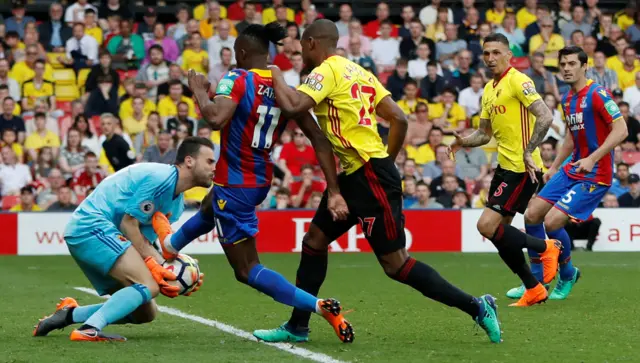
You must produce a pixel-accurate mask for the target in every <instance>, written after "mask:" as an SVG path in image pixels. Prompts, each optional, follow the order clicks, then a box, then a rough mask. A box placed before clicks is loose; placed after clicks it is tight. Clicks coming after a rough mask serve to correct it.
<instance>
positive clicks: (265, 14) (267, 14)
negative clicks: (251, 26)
mask: <svg viewBox="0 0 640 363" xmlns="http://www.w3.org/2000/svg"><path fill="white" fill-rule="evenodd" d="M288 17H289V14H287V18H288ZM274 21H276V10H275V9H274V8H266V9H264V10H263V11H262V24H263V25H267V24H269V23H271V22H274Z"/></svg>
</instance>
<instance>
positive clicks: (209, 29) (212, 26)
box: [200, 1, 238, 39]
mask: <svg viewBox="0 0 640 363" xmlns="http://www.w3.org/2000/svg"><path fill="white" fill-rule="evenodd" d="M207 10H208V13H207V14H208V16H207V18H206V19H202V20H200V35H202V37H203V38H204V39H209V38H211V37H212V36H214V35H215V34H216V27H217V26H218V23H220V21H222V20H223V19H224V17H222V14H221V12H220V10H221V7H220V4H219V3H218V2H217V1H212V2H210V3H209V4H208V5H207ZM229 25H230V29H229V34H231V35H232V36H234V37H236V36H238V31H237V30H236V28H235V27H234V26H233V24H231V22H229Z"/></svg>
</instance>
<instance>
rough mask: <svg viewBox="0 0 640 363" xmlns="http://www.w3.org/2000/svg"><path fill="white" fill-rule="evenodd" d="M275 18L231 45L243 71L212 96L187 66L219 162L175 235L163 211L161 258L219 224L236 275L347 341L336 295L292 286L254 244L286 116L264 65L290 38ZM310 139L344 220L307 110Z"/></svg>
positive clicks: (332, 168) (323, 143) (158, 219)
mask: <svg viewBox="0 0 640 363" xmlns="http://www.w3.org/2000/svg"><path fill="white" fill-rule="evenodd" d="M286 35H287V34H286V30H285V29H284V28H282V27H281V26H279V25H278V24H277V23H271V24H267V25H266V26H262V25H255V24H253V25H249V26H248V27H247V28H246V29H245V30H244V31H243V32H242V34H241V35H240V36H239V37H238V39H237V40H236V42H235V44H234V50H235V54H236V61H237V64H238V67H239V69H234V70H232V71H229V72H227V73H226V74H225V75H224V77H223V78H222V80H220V83H218V86H217V89H216V95H215V98H214V101H211V100H210V99H209V95H208V89H209V87H210V85H209V82H208V81H207V80H206V78H205V77H204V76H203V75H200V74H196V73H195V72H194V71H189V75H188V79H189V87H190V88H191V90H192V91H193V94H194V96H195V97H196V101H197V102H198V106H199V107H200V111H201V112H202V116H203V118H204V119H205V120H207V121H208V122H209V124H210V125H211V127H212V128H213V129H215V130H222V133H221V137H220V140H221V145H220V159H219V161H218V164H217V166H216V176H215V177H214V180H213V181H214V187H213V189H212V190H211V191H210V192H209V194H208V195H207V197H206V198H205V200H204V201H203V205H202V208H201V209H200V211H199V212H198V213H197V214H196V215H195V216H193V217H192V218H190V219H189V220H188V221H187V222H186V223H185V224H184V225H183V226H182V227H181V228H180V230H178V231H177V232H176V233H172V231H171V225H170V224H169V221H168V220H167V218H166V216H164V215H163V214H161V213H158V214H156V215H154V219H153V227H154V230H155V231H156V232H157V233H158V237H159V239H160V245H161V246H162V252H163V256H164V257H165V258H167V259H170V258H173V257H175V256H176V255H177V253H178V251H180V249H181V248H183V247H184V246H185V245H187V244H188V243H189V242H191V241H192V240H194V239H196V238H197V237H199V236H201V235H203V234H206V233H209V232H210V231H211V230H212V229H213V228H214V227H216V228H217V230H218V239H219V240H220V244H221V245H222V246H223V249H224V252H225V254H226V255H227V259H228V260H229V263H230V264H231V266H232V267H233V270H234V272H235V276H236V279H238V281H240V282H242V283H245V284H247V285H249V286H251V287H253V288H255V289H256V290H258V291H260V292H263V293H265V294H267V295H269V296H271V297H272V298H273V299H274V300H276V301H278V302H280V303H283V304H286V305H289V306H293V307H296V308H298V309H301V310H304V311H308V312H315V313H318V314H320V315H322V316H323V317H324V318H325V319H326V320H327V321H328V322H329V323H330V324H331V325H332V326H333V328H334V330H335V332H336V334H337V335H338V337H340V339H341V340H342V341H344V342H351V341H353V329H352V328H351V325H350V324H349V322H348V321H347V320H346V319H344V317H343V316H342V314H341V312H340V311H341V307H340V303H339V302H338V301H337V300H334V299H324V300H322V299H318V298H316V297H315V296H313V295H311V294H309V293H308V292H306V291H304V290H301V289H299V288H297V287H295V286H294V285H293V284H291V283H290V282H288V281H287V280H286V279H285V278H284V277H283V276H282V275H280V274H279V273H277V272H275V271H272V270H269V269H267V268H265V267H264V266H263V265H261V264H260V260H259V258H258V252H257V248H256V238H255V237H256V235H257V234H258V218H257V215H256V207H257V206H258V205H260V204H261V203H262V202H263V201H264V199H265V198H266V196H267V193H268V192H269V189H270V188H271V178H272V175H273V163H272V162H271V150H272V149H273V146H274V144H275V142H276V140H278V137H279V135H280V133H281V132H282V131H283V130H284V128H285V127H286V123H287V119H286V118H285V117H281V116H282V115H281V111H280V108H279V107H278V103H277V101H276V99H275V93H274V91H273V83H272V79H271V70H270V69H269V68H268V67H267V54H268V49H269V43H270V42H273V43H277V42H279V41H280V40H282V39H284V38H285V37H286ZM297 121H298V126H299V127H300V128H301V129H302V130H303V132H304V133H305V134H306V135H307V137H309V139H310V140H311V143H312V144H313V146H314V149H315V151H316V154H317V158H318V161H319V163H320V166H321V167H322V169H323V171H324V173H325V177H326V179H327V185H328V193H329V205H330V208H329V209H330V210H332V213H333V215H334V218H336V219H346V217H347V214H348V209H347V205H346V202H345V201H344V199H343V198H342V196H340V192H339V189H338V186H337V185H338V183H337V175H336V165H335V160H334V157H333V151H332V147H331V144H330V143H329V141H328V140H327V139H326V137H325V136H324V134H323V133H322V131H321V130H320V128H319V126H318V125H317V124H316V123H315V121H314V119H313V118H312V117H311V115H310V114H306V115H305V116H303V117H302V118H301V119H299V120H297Z"/></svg>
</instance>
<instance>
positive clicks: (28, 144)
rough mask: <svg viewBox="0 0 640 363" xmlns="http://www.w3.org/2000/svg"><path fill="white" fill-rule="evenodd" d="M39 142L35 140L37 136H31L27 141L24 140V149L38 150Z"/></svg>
mask: <svg viewBox="0 0 640 363" xmlns="http://www.w3.org/2000/svg"><path fill="white" fill-rule="evenodd" d="M37 144H38V142H37V141H36V139H35V134H31V135H29V136H27V139H26V140H24V147H25V148H27V149H37V148H38V145H37Z"/></svg>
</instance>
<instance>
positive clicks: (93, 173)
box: [71, 151, 107, 196]
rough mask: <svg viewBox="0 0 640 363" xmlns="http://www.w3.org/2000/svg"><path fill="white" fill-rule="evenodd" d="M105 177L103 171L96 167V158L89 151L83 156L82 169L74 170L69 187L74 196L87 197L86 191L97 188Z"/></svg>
mask: <svg viewBox="0 0 640 363" xmlns="http://www.w3.org/2000/svg"><path fill="white" fill-rule="evenodd" d="M106 177H107V174H106V173H105V171H104V170H102V169H100V167H99V166H98V157H97V156H96V154H94V153H93V152H91V151H89V152H87V153H86V154H85V155H84V167H82V168H80V169H78V170H76V172H75V173H74V174H73V180H72V181H71V187H72V188H73V191H74V192H75V193H76V195H79V196H84V195H88V194H87V190H88V189H89V188H95V187H97V186H98V184H100V182H101V181H102V180H103V179H104V178H106Z"/></svg>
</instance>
